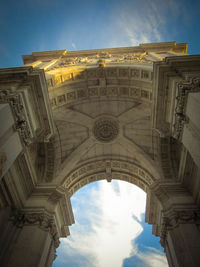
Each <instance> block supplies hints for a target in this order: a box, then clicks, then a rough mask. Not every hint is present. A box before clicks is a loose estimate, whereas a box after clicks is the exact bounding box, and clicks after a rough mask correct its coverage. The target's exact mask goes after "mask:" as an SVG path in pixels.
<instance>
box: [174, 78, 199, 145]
mask: <svg viewBox="0 0 200 267" xmlns="http://www.w3.org/2000/svg"><path fill="white" fill-rule="evenodd" d="M190 92H200V78H199V77H190V78H189V79H188V81H182V82H181V83H179V84H178V95H177V97H176V100H177V103H176V108H175V123H174V131H173V136H174V138H176V139H179V140H181V138H182V133H183V127H184V124H185V123H187V117H186V115H185V112H186V104H187V97H188V93H190Z"/></svg>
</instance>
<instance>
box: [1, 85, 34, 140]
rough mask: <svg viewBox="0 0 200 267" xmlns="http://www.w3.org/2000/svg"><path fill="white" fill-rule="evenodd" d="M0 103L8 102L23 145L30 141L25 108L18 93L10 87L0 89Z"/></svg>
mask: <svg viewBox="0 0 200 267" xmlns="http://www.w3.org/2000/svg"><path fill="white" fill-rule="evenodd" d="M0 103H9V104H10V106H11V108H12V111H13V115H14V116H15V126H14V127H15V129H16V130H17V131H18V132H19V134H20V136H21V138H22V140H23V141H24V143H25V145H28V144H30V143H31V132H30V130H29V126H28V122H27V120H26V115H25V110H24V106H23V102H22V99H21V96H20V94H16V93H14V92H13V91H12V90H11V89H10V90H9V89H6V90H0Z"/></svg>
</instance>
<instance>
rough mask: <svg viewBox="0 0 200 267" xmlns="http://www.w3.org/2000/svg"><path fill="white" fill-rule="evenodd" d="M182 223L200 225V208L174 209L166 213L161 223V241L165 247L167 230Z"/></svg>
mask: <svg viewBox="0 0 200 267" xmlns="http://www.w3.org/2000/svg"><path fill="white" fill-rule="evenodd" d="M180 224H197V225H200V211H199V210H191V209H188V210H177V211H172V212H170V213H169V214H168V215H167V214H166V215H164V216H163V218H162V223H161V235H160V238H161V240H160V243H161V245H162V246H163V247H165V241H166V237H167V232H168V231H170V230H173V229H174V228H176V227H178V226H179V225H180Z"/></svg>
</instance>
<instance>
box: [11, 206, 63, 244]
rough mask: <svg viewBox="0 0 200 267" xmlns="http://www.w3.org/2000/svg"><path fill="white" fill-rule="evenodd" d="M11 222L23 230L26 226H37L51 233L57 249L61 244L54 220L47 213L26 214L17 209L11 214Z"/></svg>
mask: <svg viewBox="0 0 200 267" xmlns="http://www.w3.org/2000/svg"><path fill="white" fill-rule="evenodd" d="M10 221H12V222H13V224H14V225H15V226H16V227H19V228H23V226H24V225H37V226H38V227H40V228H41V229H43V230H44V231H49V232H50V234H51V237H52V240H53V242H54V246H55V248H57V247H58V246H59V244H60V241H59V237H58V233H57V229H56V225H55V224H54V219H53V217H52V216H49V215H48V214H46V213H25V212H23V211H20V210H17V209H15V210H13V211H12V213H11V216H10Z"/></svg>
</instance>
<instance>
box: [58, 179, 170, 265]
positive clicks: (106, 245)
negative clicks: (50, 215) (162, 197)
mask: <svg viewBox="0 0 200 267" xmlns="http://www.w3.org/2000/svg"><path fill="white" fill-rule="evenodd" d="M98 185H99V187H96V186H94V184H93V186H92V184H91V185H89V186H87V187H84V188H87V189H88V190H86V191H84V192H82V193H81V191H82V190H80V191H78V192H77V193H76V194H75V195H74V197H73V203H74V207H73V209H74V213H75V220H76V223H75V225H74V226H72V227H71V228H70V232H71V236H70V237H69V238H67V239H64V240H63V243H64V245H63V249H62V251H63V252H64V251H65V252H64V253H65V254H66V260H69V258H70V257H71V258H74V259H76V264H75V265H70V266H76V267H79V266H87V267H89V266H91V267H107V266H111V267H112V266H115V267H121V266H122V263H123V260H124V259H125V258H128V257H130V256H131V255H133V254H137V255H138V256H139V255H140V252H139V251H138V248H137V244H135V243H134V242H132V240H133V239H135V238H136V237H138V236H139V235H140V234H141V232H142V231H143V227H142V225H141V224H140V222H141V220H142V218H141V215H142V214H143V213H144V211H145V201H146V200H145V193H144V192H143V191H142V190H140V189H139V188H137V187H136V186H134V185H130V184H128V183H126V182H117V181H115V182H114V183H113V182H112V183H107V182H106V181H101V182H99V184H98ZM84 188H83V189H84ZM79 193H80V194H81V195H79ZM134 216H135V217H134ZM150 252H151V262H153V263H155V262H162V261H161V259H162V257H161V256H160V254H159V255H157V254H158V253H155V251H150ZM154 254H155V255H154ZM149 255H150V253H149V254H146V256H145V258H144V259H145V262H146V261H148V259H149ZM143 256H144V255H143ZM79 257H81V258H84V257H85V259H87V264H83V262H82V263H81V262H80V264H79V263H78V262H79V261H78V258H79ZM159 257H160V258H159ZM153 260H154V261H153ZM58 261H59V257H58ZM153 263H152V264H153ZM147 266H153V265H147ZM157 266H158V265H157ZM160 266H162V265H160ZM163 266H164V265H163ZM165 266H166V265H165Z"/></svg>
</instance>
